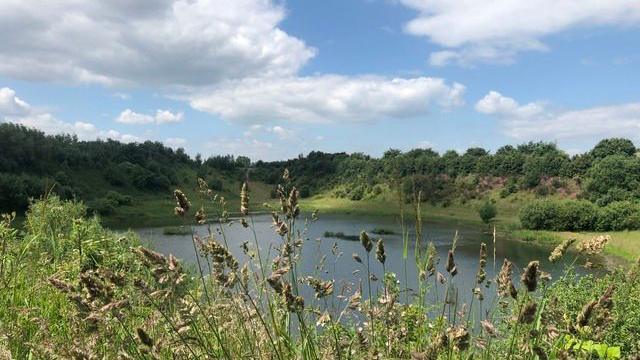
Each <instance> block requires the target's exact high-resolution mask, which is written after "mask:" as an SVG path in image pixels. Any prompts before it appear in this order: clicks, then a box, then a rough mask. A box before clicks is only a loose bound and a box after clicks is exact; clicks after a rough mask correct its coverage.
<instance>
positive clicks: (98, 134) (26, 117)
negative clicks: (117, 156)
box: [0, 87, 142, 142]
mask: <svg viewBox="0 0 640 360" xmlns="http://www.w3.org/2000/svg"><path fill="white" fill-rule="evenodd" d="M0 121H2V122H11V123H15V124H20V125H24V126H26V127H31V128H35V129H38V130H40V131H42V132H44V133H46V134H73V135H76V136H78V139H80V140H94V139H97V138H101V139H107V138H108V139H114V140H119V141H122V142H140V141H142V139H140V138H139V137H137V136H134V135H130V134H121V133H120V132H118V131H115V130H100V129H98V128H96V126H95V125H94V124H91V123H88V122H82V121H76V122H73V123H71V122H65V121H62V120H59V119H57V118H56V117H55V116H53V115H52V114H50V113H48V112H44V111H40V110H38V109H36V108H33V107H32V106H31V105H29V104H28V103H27V102H25V101H23V100H21V99H20V98H19V97H18V96H17V95H16V92H15V91H14V90H13V89H10V88H6V87H5V88H0Z"/></svg>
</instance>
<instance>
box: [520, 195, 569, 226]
mask: <svg viewBox="0 0 640 360" xmlns="http://www.w3.org/2000/svg"><path fill="white" fill-rule="evenodd" d="M561 212H562V211H561V209H560V204H559V203H558V202H557V201H552V200H538V201H533V202H531V203H529V204H527V205H525V206H524V207H523V208H522V210H520V222H521V223H522V226H523V227H524V228H525V229H531V230H559V228H560V225H559V219H560V214H561Z"/></svg>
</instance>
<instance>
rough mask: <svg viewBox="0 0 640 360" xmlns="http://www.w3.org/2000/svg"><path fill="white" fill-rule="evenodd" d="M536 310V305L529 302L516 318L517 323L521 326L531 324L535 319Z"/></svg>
mask: <svg viewBox="0 0 640 360" xmlns="http://www.w3.org/2000/svg"><path fill="white" fill-rule="evenodd" d="M537 310H538V304H536V303H535V302H534V301H529V302H528V303H527V304H526V305H525V306H524V308H522V311H520V315H519V316H518V322H519V323H521V324H531V323H532V322H533V320H534V319H535V317H536V311H537Z"/></svg>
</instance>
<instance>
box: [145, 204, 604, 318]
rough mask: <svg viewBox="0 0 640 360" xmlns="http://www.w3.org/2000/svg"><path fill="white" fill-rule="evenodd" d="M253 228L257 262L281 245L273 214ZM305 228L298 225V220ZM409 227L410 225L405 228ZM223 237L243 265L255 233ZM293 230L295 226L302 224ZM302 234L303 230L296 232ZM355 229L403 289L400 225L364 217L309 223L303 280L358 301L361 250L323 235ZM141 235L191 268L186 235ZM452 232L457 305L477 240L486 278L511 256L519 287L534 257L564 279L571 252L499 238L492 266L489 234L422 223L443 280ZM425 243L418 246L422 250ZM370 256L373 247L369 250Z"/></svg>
mask: <svg viewBox="0 0 640 360" xmlns="http://www.w3.org/2000/svg"><path fill="white" fill-rule="evenodd" d="M254 223H255V230H256V233H257V237H258V241H259V244H260V248H261V254H263V259H266V258H267V256H269V259H272V258H273V257H274V256H275V255H276V253H275V249H277V248H278V247H279V245H280V244H281V241H282V240H281V238H280V237H279V236H278V235H277V234H275V232H274V230H273V229H272V228H271V217H270V216H267V215H259V216H255V217H254ZM299 223H304V221H299ZM409 225H411V224H409ZM217 226H218V225H217V224H212V225H211V229H212V231H213V233H214V236H216V237H217V239H218V240H219V241H220V242H222V238H221V236H220V235H219V232H217V231H215V230H213V229H215V228H216V227H217ZM222 226H224V232H225V235H226V240H227V242H228V244H229V247H230V250H231V252H232V253H233V254H234V255H235V256H236V257H237V258H238V259H239V260H240V262H241V263H243V261H246V260H247V257H246V256H245V255H244V253H243V251H242V249H241V245H242V243H243V242H245V241H248V242H249V244H250V246H252V244H253V233H252V231H251V229H250V228H243V227H242V226H241V225H240V224H239V223H238V222H234V223H233V224H232V225H229V224H225V225H222ZM303 226H304V225H299V226H298V227H303ZM380 228H382V229H388V230H391V231H392V232H393V234H387V235H380V236H379V235H375V234H372V233H371V231H372V230H373V229H380ZM194 230H195V232H196V234H199V235H200V236H201V237H204V236H206V235H207V234H208V231H207V226H196V227H194ZM300 230H301V231H302V229H300ZM361 230H365V231H368V232H369V234H370V236H371V238H372V239H374V240H376V239H378V238H379V237H382V238H383V239H384V241H385V248H386V254H387V261H386V270H387V272H394V273H396V275H397V279H398V280H399V281H400V286H401V288H404V284H405V281H404V279H405V266H404V260H403V257H402V253H403V243H402V236H401V228H400V226H399V224H398V223H397V222H396V221H395V220H394V219H391V218H364V217H354V216H344V215H341V216H338V215H324V216H322V217H321V218H320V220H318V221H316V222H313V223H309V226H308V229H307V231H306V232H303V233H302V235H303V239H304V240H305V245H304V247H303V250H302V256H301V261H300V262H299V264H298V269H299V270H298V273H299V274H303V275H305V276H307V275H309V276H313V277H316V278H321V279H323V280H328V279H335V280H336V282H335V285H334V289H335V291H334V295H341V294H344V295H345V296H349V295H351V294H352V293H353V291H354V290H355V289H354V287H358V286H360V284H362V289H363V291H362V294H363V298H366V297H367V296H366V295H367V294H368V289H367V281H366V279H367V275H366V274H367V271H366V251H365V250H364V249H363V247H362V246H361V244H360V242H359V241H354V240H344V239H337V238H333V237H329V238H327V237H325V236H324V235H325V233H327V232H328V233H343V234H346V235H357V234H359V232H360V231H361ZM136 231H137V232H138V234H139V235H140V236H141V238H142V239H143V241H145V242H148V243H149V245H150V246H151V247H152V248H153V249H155V250H157V251H159V252H162V253H165V254H169V253H172V254H174V255H175V256H176V257H178V258H180V259H182V260H183V261H185V262H186V263H191V264H193V263H195V255H194V253H193V245H192V242H191V235H164V234H163V228H143V229H137V230H136ZM456 231H458V242H457V246H456V250H455V261H456V265H457V268H458V275H457V276H455V278H454V279H453V281H452V282H451V286H453V287H455V288H457V292H458V302H459V305H462V303H468V302H469V301H470V299H471V296H472V292H471V291H472V289H473V288H474V287H475V286H476V277H475V276H476V272H477V270H478V260H479V259H478V258H479V249H480V243H482V242H485V243H486V244H487V247H488V259H487V268H486V272H487V279H494V278H495V276H496V274H497V272H499V271H500V267H501V266H502V262H503V260H504V259H505V258H507V259H509V261H511V262H512V263H513V264H514V283H516V284H518V283H519V282H518V281H519V280H518V279H519V275H520V273H521V269H522V268H524V267H525V266H526V265H527V264H528V263H529V261H531V260H539V261H540V267H541V269H542V270H544V271H546V272H548V273H550V274H551V275H552V277H553V278H554V279H557V278H558V277H560V276H562V274H563V273H564V270H565V268H566V266H567V263H569V262H571V261H572V260H573V256H572V255H571V254H569V255H567V256H565V258H564V259H563V260H562V261H560V262H558V263H550V262H549V261H548V260H547V258H548V256H549V253H550V252H551V250H552V248H549V247H547V246H541V245H538V244H533V243H527V242H523V241H518V240H514V239H508V238H507V239H505V238H504V237H499V238H498V240H497V242H496V249H495V253H496V258H495V268H494V259H493V236H492V234H491V233H489V232H486V231H485V232H483V231H482V229H479V228H478V227H475V228H474V227H469V226H467V227H460V226H458V225H447V224H443V223H425V224H424V226H423V234H424V236H423V245H424V246H426V244H427V243H428V242H429V241H433V243H434V245H435V246H436V249H437V253H438V257H439V260H440V261H439V264H438V267H437V268H438V271H440V272H441V273H443V274H444V275H445V276H446V275H447V274H446V271H445V269H444V267H445V263H446V256H447V252H448V250H449V249H450V248H451V243H452V240H453V238H454V235H455V233H456ZM413 241H414V240H413V236H411V243H410V245H409V254H408V259H407V262H408V265H407V276H406V278H407V279H408V283H409V286H408V287H409V288H410V290H409V293H411V292H412V290H416V289H417V271H416V267H415V263H414V261H413V259H414V248H413V244H414V243H413ZM424 246H423V247H424ZM335 249H337V253H338V255H337V256H335V255H334V253H336V251H335ZM374 251H375V249H374ZM374 251H372V253H371V254H370V257H371V272H372V274H374V275H375V276H376V277H377V278H378V279H379V280H378V281H374V282H373V283H372V292H373V293H374V294H376V293H377V294H381V292H382V290H381V289H382V284H381V280H382V276H383V270H382V265H381V264H380V263H378V262H377V261H376V260H375V254H374ZM354 253H355V254H358V255H359V256H360V257H361V258H362V260H363V264H359V263H357V262H356V261H354V260H353V259H352V254H354ZM321 263H322V264H324V266H323V267H319V266H318V265H319V264H321ZM576 272H577V273H579V274H586V273H594V272H595V273H598V272H602V270H586V269H584V268H582V267H578V268H576ZM427 284H429V286H432V287H433V285H434V281H433V279H429V280H428V281H427ZM438 288H439V289H438V292H437V293H434V290H433V288H432V289H431V290H430V292H429V293H428V294H427V296H426V299H427V300H429V301H434V300H435V299H434V297H435V296H438V298H440V299H442V298H443V297H444V288H443V286H442V285H440V284H438ZM303 289H305V290H303V295H304V296H305V298H306V299H308V301H309V299H312V298H313V293H312V291H311V289H309V288H308V287H303ZM483 292H484V293H485V300H484V301H485V302H487V301H488V302H490V301H492V300H493V298H494V293H495V290H494V287H493V286H492V287H491V289H486V290H485V289H483ZM404 298H405V297H404V295H402V296H401V300H404ZM336 301H337V300H336V298H335V297H334V298H333V299H331V303H332V306H331V307H332V308H334V309H335V306H337V307H339V305H337V304H336V303H335V302H336Z"/></svg>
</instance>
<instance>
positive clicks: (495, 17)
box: [399, 0, 640, 65]
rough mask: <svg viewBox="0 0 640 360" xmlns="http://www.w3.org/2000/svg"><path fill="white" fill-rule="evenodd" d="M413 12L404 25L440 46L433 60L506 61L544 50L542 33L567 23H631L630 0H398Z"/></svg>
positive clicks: (636, 10)
mask: <svg viewBox="0 0 640 360" xmlns="http://www.w3.org/2000/svg"><path fill="white" fill-rule="evenodd" d="M399 2H400V3H401V4H403V5H405V6H407V7H409V8H411V9H414V10H416V11H417V12H418V15H417V17H416V18H414V19H413V20H411V21H409V22H408V23H407V24H405V31H406V32H408V33H409V34H413V35H417V36H425V37H427V38H429V40H430V41H431V42H433V43H435V44H437V45H440V46H442V47H443V48H444V50H442V51H438V52H435V53H433V54H431V56H430V62H431V63H432V64H433V65H446V64H449V63H458V64H460V65H470V64H473V63H476V62H499V63H508V62H512V61H513V60H514V58H515V56H516V55H517V53H518V52H521V51H532V50H533V51H544V50H546V49H547V45H546V44H545V43H544V42H543V40H544V38H545V37H546V36H549V35H552V34H556V33H559V32H562V31H565V30H568V29H574V28H585V27H597V26H628V25H631V26H637V25H639V24H640V4H639V3H638V1H636V0H611V1H600V0H568V1H556V0H539V1H522V0H499V1H492V2H490V3H488V2H486V1H482V0H467V1H450V0H399Z"/></svg>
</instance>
